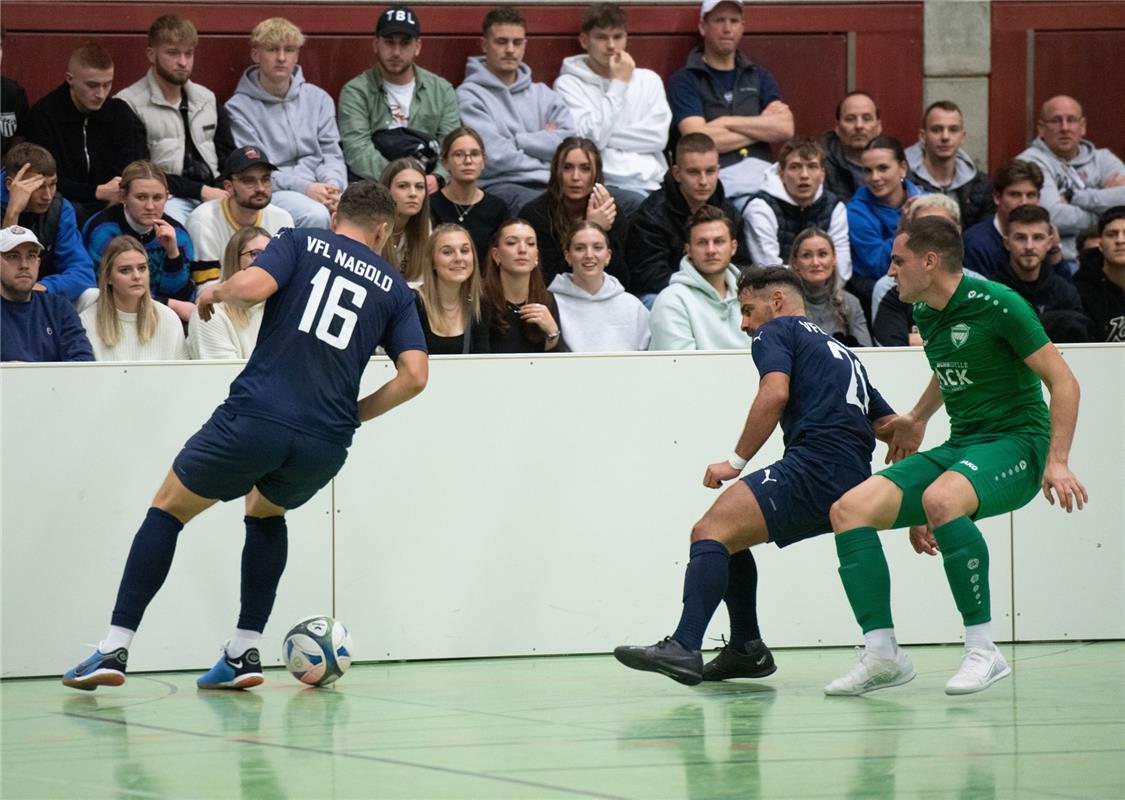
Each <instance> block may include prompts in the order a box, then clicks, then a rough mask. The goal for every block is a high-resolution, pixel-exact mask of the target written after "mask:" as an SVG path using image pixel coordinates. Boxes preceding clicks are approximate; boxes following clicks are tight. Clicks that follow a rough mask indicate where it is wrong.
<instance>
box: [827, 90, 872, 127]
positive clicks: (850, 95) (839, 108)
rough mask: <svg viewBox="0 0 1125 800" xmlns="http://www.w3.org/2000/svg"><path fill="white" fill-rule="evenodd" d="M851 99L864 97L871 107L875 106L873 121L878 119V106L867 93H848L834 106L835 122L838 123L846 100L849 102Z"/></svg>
mask: <svg viewBox="0 0 1125 800" xmlns="http://www.w3.org/2000/svg"><path fill="white" fill-rule="evenodd" d="M853 97H866V98H867V99H868V100H870V101H871V105H873V106H875V119H879V104H878V103H876V102H875V98H874V97H872V96H871V95H869V94H868V93H867V92H858V91H857V92H848V93H847V94H846V95H844V96H843V97H841V98H840V102H839V103H837V104H836V121H837V122H839V121H840V112H841V111H843V109H844V103H845V102H846V101H847V100H850V99H851V98H853Z"/></svg>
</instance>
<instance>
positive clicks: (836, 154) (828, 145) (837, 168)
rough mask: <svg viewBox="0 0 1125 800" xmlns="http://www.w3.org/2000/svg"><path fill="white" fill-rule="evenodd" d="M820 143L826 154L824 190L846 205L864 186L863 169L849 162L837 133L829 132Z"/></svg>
mask: <svg viewBox="0 0 1125 800" xmlns="http://www.w3.org/2000/svg"><path fill="white" fill-rule="evenodd" d="M820 143H821V144H822V145H823V146H824V152H825V158H824V188H825V189H827V190H828V191H830V192H832V194H834V195H836V197H838V198H839V199H840V200H842V201H843V202H845V203H846V202H848V201H849V200H851V199H852V195H853V194H855V193H856V192H858V191H859V187H861V186H863V167H861V166H859V165H858V164H853V163H852V162H850V161H848V158H847V156H845V155H844V145H843V144H842V143H841V142H840V137H839V135H838V134H837V133H836V131H828V132H827V133H826V134H824V135H823V136H822V137H820Z"/></svg>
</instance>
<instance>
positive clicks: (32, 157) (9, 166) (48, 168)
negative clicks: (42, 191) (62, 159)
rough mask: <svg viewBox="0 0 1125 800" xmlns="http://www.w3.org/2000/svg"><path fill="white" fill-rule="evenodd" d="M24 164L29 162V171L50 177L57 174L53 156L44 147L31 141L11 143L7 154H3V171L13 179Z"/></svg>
mask: <svg viewBox="0 0 1125 800" xmlns="http://www.w3.org/2000/svg"><path fill="white" fill-rule="evenodd" d="M24 164H29V165H30V168H29V172H34V173H35V174H36V175H43V176H46V177H48V178H50V177H51V176H52V175H57V174H58V167H57V166H56V165H55V157H54V156H52V155H51V153H50V151H49V150H47V148H45V147H40V146H39V145H37V144H32V143H31V142H20V143H19V144H14V145H12V148H11V149H10V150H9V151H8V155H6V156H4V172H5V173H6V174H7V176H8V177H9V178H12V179H13V180H15V177H16V173H17V172H19V171H20V168H21V167H23V165H24Z"/></svg>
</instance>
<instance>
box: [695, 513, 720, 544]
mask: <svg viewBox="0 0 1125 800" xmlns="http://www.w3.org/2000/svg"><path fill="white" fill-rule="evenodd" d="M717 538H718V537H717V536H716V531H715V527H714V526H713V525H711V524H710V523H708V522H707V518H706V517H704V518H703V519H701V520H699V522H697V523H695V524H694V525H692V526H691V541H692V543H693V544H694V543H695V542H702V541H705V540H707V539H717Z"/></svg>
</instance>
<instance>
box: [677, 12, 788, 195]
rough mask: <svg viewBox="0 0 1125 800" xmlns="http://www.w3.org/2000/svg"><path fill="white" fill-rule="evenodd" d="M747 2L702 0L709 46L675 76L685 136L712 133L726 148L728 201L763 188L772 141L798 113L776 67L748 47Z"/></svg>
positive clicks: (722, 160)
mask: <svg viewBox="0 0 1125 800" xmlns="http://www.w3.org/2000/svg"><path fill="white" fill-rule="evenodd" d="M742 31H743V21H742V1H741V0H703V5H702V6H701V7H700V10H699V35H700V36H702V37H703V44H702V45H701V46H700V47H698V48H696V49H695V50H693V51H692V52H691V54H690V55H689V56H688V61H687V65H686V66H685V67H683V69H680V70H678V71H677V72H675V73H673V74H672V77H671V78H669V79H668V102H669V103H670V104H671V106H672V124H673V125H675V126H676V128H677V131H678V133H679V135H680V136H683V135H685V134H688V133H705V134H707V135H708V136H710V137H711V138H712V139H714V140H715V144H716V145H718V147H719V164H720V166H721V167H722V170H721V172H720V179H721V180H722V182H723V188H724V189H725V190H726V196H727V199H729V200H731V201H734V199H735V198H737V197H744V196H746V195H750V194H753V193H754V192H756V191H758V189H759V188H760V186H761V183H762V179H763V178H764V177H765V173H766V170H767V169H768V168H769V165H770V162H771V161H772V160H773V158H772V155H771V153H770V144H771V143H773V142H784V141H785V140H786V139H788V138H790V137H791V136H792V135H793V113H792V112H791V111H790V110H789V106H787V105H785V103H783V102H782V101H781V89H780V88H779V87H778V85H777V81H776V80H775V79H774V77H773V75H772V74H771V73H770V71H769V70H767V69H765V68H764V67H761V66H759V65H757V64H753V63H751V62H750V60H749V59H747V58H746V56H744V55H743V54H742V53H741V52H739V48H738V45H739V42H740V41H741V40H742Z"/></svg>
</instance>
